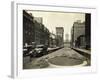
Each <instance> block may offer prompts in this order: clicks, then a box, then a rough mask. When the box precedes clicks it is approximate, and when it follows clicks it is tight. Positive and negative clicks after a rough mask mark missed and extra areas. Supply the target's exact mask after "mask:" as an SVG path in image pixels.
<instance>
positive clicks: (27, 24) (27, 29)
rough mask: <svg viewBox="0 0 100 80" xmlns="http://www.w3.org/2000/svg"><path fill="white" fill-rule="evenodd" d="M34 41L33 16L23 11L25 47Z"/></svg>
mask: <svg viewBox="0 0 100 80" xmlns="http://www.w3.org/2000/svg"><path fill="white" fill-rule="evenodd" d="M34 40H35V39H34V23H33V16H32V15H30V14H28V13H27V12H26V11H25V10H23V45H26V44H27V45H30V44H31V42H34Z"/></svg>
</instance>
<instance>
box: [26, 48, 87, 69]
mask: <svg viewBox="0 0 100 80" xmlns="http://www.w3.org/2000/svg"><path fill="white" fill-rule="evenodd" d="M62 55H63V56H68V57H70V58H75V59H82V60H84V59H86V58H85V57H84V56H82V55H80V54H79V53H78V52H76V51H74V50H72V49H71V48H68V47H64V48H62V49H59V50H57V51H55V52H52V53H50V54H48V55H44V56H42V57H40V58H36V59H34V58H33V59H32V62H30V63H28V64H26V65H24V67H25V68H37V67H38V68H39V66H41V65H40V64H39V63H41V62H39V61H42V64H43V65H45V64H46V62H45V61H44V60H48V59H51V58H54V57H57V56H62ZM36 64H38V66H34V65H36ZM46 65H47V64H46ZM49 67H50V66H49Z"/></svg>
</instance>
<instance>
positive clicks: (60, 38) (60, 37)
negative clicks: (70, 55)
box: [56, 27, 64, 47]
mask: <svg viewBox="0 0 100 80" xmlns="http://www.w3.org/2000/svg"><path fill="white" fill-rule="evenodd" d="M56 37H57V38H56V39H57V46H59V47H63V46H64V28H63V27H56Z"/></svg>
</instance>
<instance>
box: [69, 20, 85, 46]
mask: <svg viewBox="0 0 100 80" xmlns="http://www.w3.org/2000/svg"><path fill="white" fill-rule="evenodd" d="M84 35H85V22H81V21H80V20H78V21H77V22H74V24H73V27H72V29H71V37H72V40H71V45H72V46H74V47H76V46H77V47H78V46H79V45H80V44H79V42H80V41H79V40H81V39H83V36H84ZM79 37H82V38H79ZM84 38H85V37H84Z"/></svg>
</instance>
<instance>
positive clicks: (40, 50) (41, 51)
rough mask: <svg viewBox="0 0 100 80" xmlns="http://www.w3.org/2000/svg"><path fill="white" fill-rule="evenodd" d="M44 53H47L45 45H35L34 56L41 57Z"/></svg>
mask: <svg viewBox="0 0 100 80" xmlns="http://www.w3.org/2000/svg"><path fill="white" fill-rule="evenodd" d="M45 54H47V46H45V45H36V48H35V50H34V55H35V56H36V57H41V56H43V55H45Z"/></svg>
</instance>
